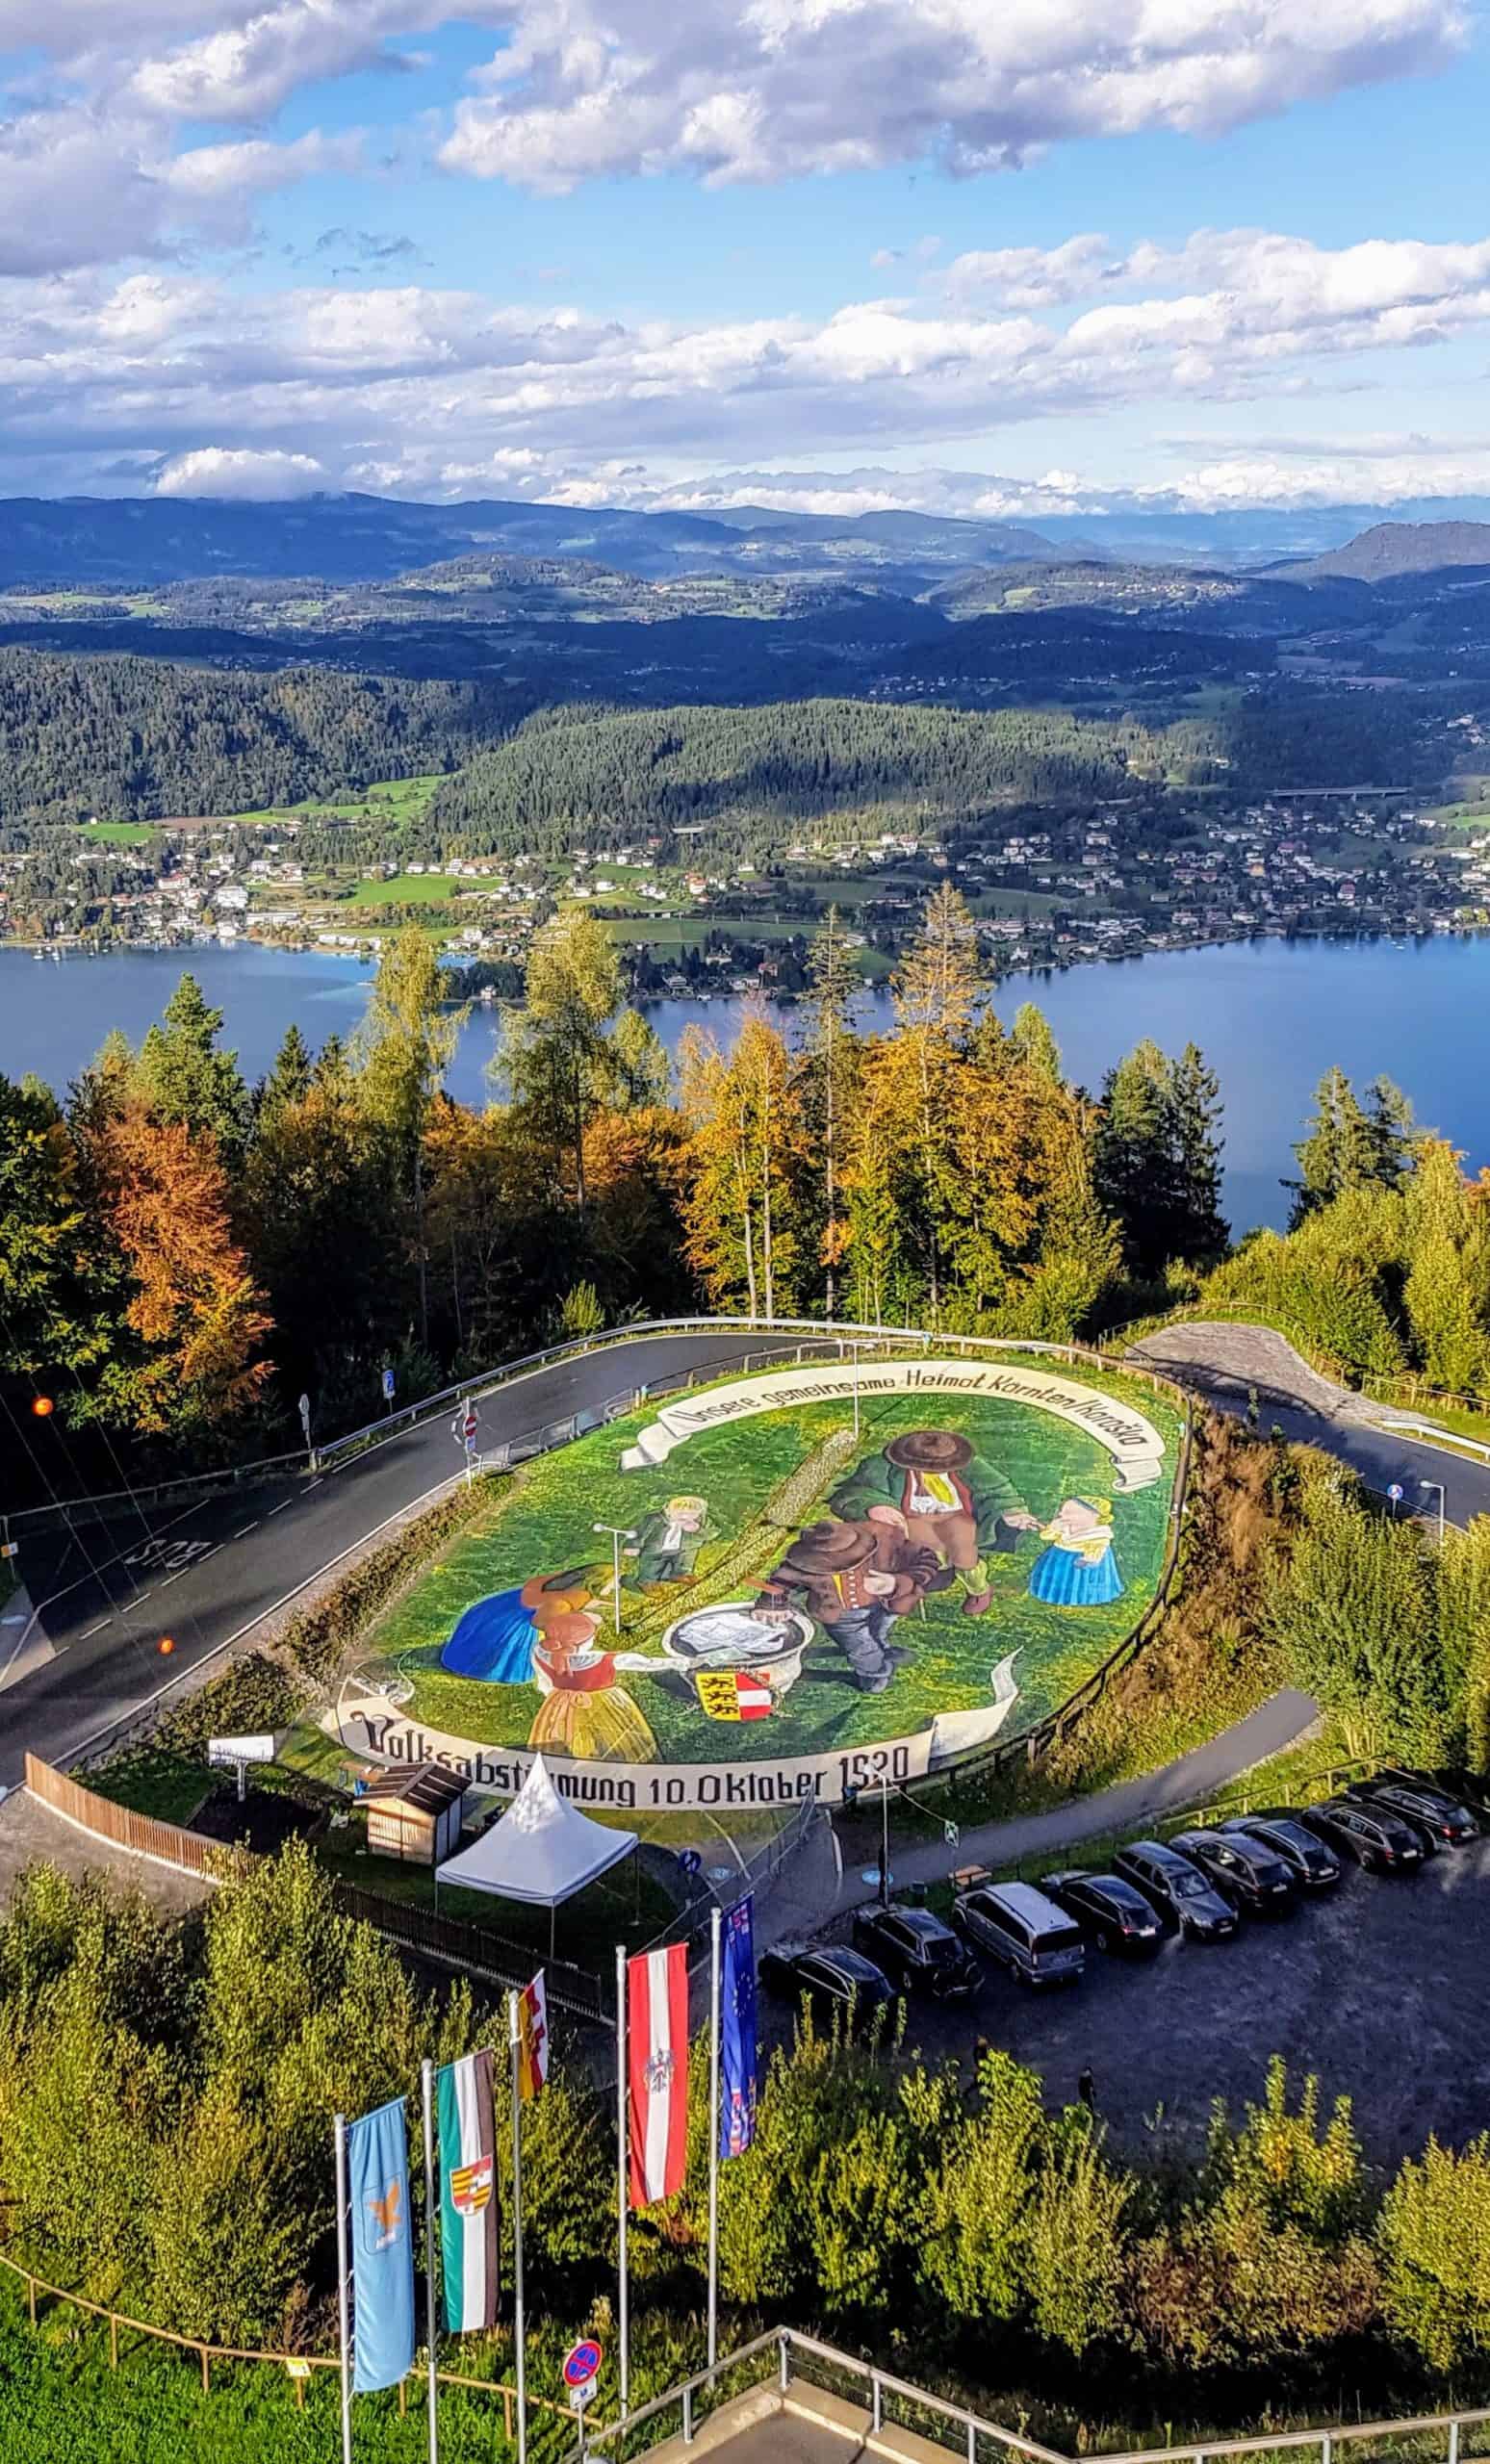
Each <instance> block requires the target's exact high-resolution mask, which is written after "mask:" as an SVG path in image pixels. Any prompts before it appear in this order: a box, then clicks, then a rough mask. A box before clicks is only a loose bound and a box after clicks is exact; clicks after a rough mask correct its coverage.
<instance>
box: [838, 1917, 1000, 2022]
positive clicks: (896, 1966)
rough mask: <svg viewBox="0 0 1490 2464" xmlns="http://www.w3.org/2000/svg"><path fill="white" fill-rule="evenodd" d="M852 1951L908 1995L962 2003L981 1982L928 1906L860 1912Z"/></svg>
mask: <svg viewBox="0 0 1490 2464" xmlns="http://www.w3.org/2000/svg"><path fill="white" fill-rule="evenodd" d="M854 1947H855V1949H856V1950H859V1951H862V1952H863V1954H864V1956H865V1958H866V1959H870V1960H872V1961H873V1962H874V1964H875V1966H876V1967H878V1968H880V1969H882V1970H883V1972H884V1973H885V1975H886V1976H887V1977H888V1978H889V1979H890V1981H891V1983H892V1984H895V1985H898V1986H900V1987H901V1988H902V1989H903V1990H904V1991H906V1992H908V1993H927V1994H930V1995H931V1997H932V1999H933V2001H936V2002H965V2001H966V2000H967V1999H968V1997H969V1995H971V1994H973V1993H975V1992H976V1991H977V1989H978V1987H979V1986H980V1985H981V1984H982V1982H983V1976H982V1971H981V1970H980V1968H979V1966H978V1963H977V1961H976V1960H975V1959H974V1958H973V1956H972V1953H971V1952H970V1951H969V1950H968V1948H967V1945H966V1943H965V1942H960V1941H959V1940H958V1938H957V1936H956V1935H955V1934H954V1933H953V1931H952V1929H951V1927H950V1926H949V1925H943V1923H942V1921H941V1919H940V1917H939V1916H934V1915H933V1914H932V1912H931V1910H930V1909H929V1908H861V1910H860V1912H859V1913H858V1915H857V1916H856V1917H855V1919H854Z"/></svg>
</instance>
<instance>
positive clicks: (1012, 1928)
mask: <svg viewBox="0 0 1490 2464" xmlns="http://www.w3.org/2000/svg"><path fill="white" fill-rule="evenodd" d="M952 1915H953V1920H954V1922H955V1923H956V1924H958V1925H960V1926H961V1928H962V1930H963V1933H964V1934H966V1935H967V1936H968V1937H969V1938H970V1939H971V1940H973V1941H975V1942H976V1943H977V1945H978V1947H979V1949H980V1950H983V1951H987V1952H988V1954H989V1958H990V1959H995V1960H998V1961H1001V1962H1002V1963H1003V1965H1004V1966H1005V1967H1007V1968H1009V1969H1011V1970H1012V1971H1013V1973H1014V1974H1015V1976H1016V1977H1017V1978H1018V1979H1019V1982H1020V1983H1021V1985H1035V1986H1045V1985H1074V1984H1075V1982H1076V1980H1077V1978H1078V1977H1079V1976H1080V1974H1081V1972H1082V1969H1083V1967H1084V1966H1085V1965H1086V1959H1087V1955H1086V1951H1085V1949H1084V1948H1083V1946H1082V1939H1081V1928H1080V1927H1079V1926H1078V1925H1075V1924H1073V1923H1072V1921H1071V1919H1070V1917H1069V1916H1068V1915H1067V1914H1066V1911H1065V1909H1064V1908H1058V1907H1057V1906H1056V1903H1055V1901H1054V1900H1053V1899H1047V1898H1046V1897H1045V1894H1044V1892H1043V1891H1041V1890H1037V1889H1036V1888H1035V1886H1034V1885H1033V1884H1032V1883H980V1884H979V1885H978V1886H977V1887H976V1888H975V1889H973V1890H963V1891H959V1892H958V1895H957V1897H956V1899H955V1900H954V1901H953V1903H952Z"/></svg>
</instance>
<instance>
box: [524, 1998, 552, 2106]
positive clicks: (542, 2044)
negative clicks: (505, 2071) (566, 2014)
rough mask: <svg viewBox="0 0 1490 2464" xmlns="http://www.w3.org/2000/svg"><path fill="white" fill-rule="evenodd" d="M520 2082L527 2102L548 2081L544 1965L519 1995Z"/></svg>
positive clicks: (547, 2036) (546, 2006)
mask: <svg viewBox="0 0 1490 2464" xmlns="http://www.w3.org/2000/svg"><path fill="white" fill-rule="evenodd" d="M517 2008H518V2043H517V2086H518V2094H519V2095H520V2096H521V2097H522V2099H523V2102H524V2103H525V2104H526V2103H527V2099H528V2097H529V2096H536V2095H537V2093H538V2092H539V2090H540V2089H541V2088H544V2087H546V2086H547V2085H548V2078H549V1997H548V1995H547V1993H546V1992H545V1991H544V1984H543V1970H542V1968H540V1969H539V1970H538V1973H537V1975H536V1976H535V1977H534V1979H533V1981H532V1983H531V1985H528V1986H525V1987H524V1989H523V1990H522V1992H521V1993H520V1994H519V1995H518V2006H517Z"/></svg>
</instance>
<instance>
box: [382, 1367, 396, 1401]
mask: <svg viewBox="0 0 1490 2464" xmlns="http://www.w3.org/2000/svg"><path fill="white" fill-rule="evenodd" d="M393 1399H394V1373H393V1371H392V1370H391V1369H385V1370H384V1372H383V1400H384V1402H385V1403H391V1402H392V1401H393Z"/></svg>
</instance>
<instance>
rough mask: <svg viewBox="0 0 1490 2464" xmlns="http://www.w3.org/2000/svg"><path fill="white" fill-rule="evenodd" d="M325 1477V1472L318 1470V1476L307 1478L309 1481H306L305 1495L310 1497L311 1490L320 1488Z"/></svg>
mask: <svg viewBox="0 0 1490 2464" xmlns="http://www.w3.org/2000/svg"><path fill="white" fill-rule="evenodd" d="M324 1478H325V1474H324V1473H323V1472H318V1473H317V1475H316V1476H315V1478H314V1480H307V1481H306V1483H305V1489H304V1495H305V1496H306V1497H309V1496H310V1493H311V1491H312V1489H319V1488H320V1486H321V1481H322V1480H323V1479H324Z"/></svg>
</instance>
